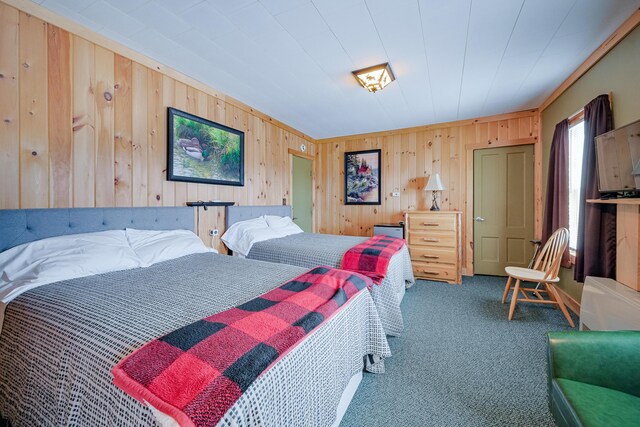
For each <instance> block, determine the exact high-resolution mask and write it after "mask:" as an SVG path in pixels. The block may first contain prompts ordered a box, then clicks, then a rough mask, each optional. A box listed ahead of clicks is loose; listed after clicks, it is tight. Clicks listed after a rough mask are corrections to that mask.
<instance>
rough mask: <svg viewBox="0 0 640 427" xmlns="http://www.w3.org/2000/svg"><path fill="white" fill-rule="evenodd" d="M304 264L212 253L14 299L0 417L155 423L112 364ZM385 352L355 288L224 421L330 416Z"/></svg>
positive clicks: (31, 421)
mask: <svg viewBox="0 0 640 427" xmlns="http://www.w3.org/2000/svg"><path fill="white" fill-rule="evenodd" d="M304 271H305V269H304V268H300V267H295V266H290V265H276V264H269V263H264V262H258V261H250V260H242V259H236V258H232V257H227V256H223V255H216V254H211V253H208V254H195V255H188V256H185V257H182V258H178V259H174V260H171V261H166V262H162V263H159V264H156V265H154V266H151V267H148V268H139V269H133V270H125V271H118V272H112V273H107V274H101V275H97V276H90V277H84V278H78V279H73V280H67V281H61V282H57V283H52V284H49V285H44V286H42V287H39V288H36V289H32V290H30V291H27V292H25V293H24V294H22V295H20V296H19V297H17V298H16V299H15V300H13V301H12V302H11V303H10V304H9V305H8V307H7V310H6V313H5V323H4V328H3V330H2V333H1V334H0V415H2V417H4V418H6V419H9V420H10V421H11V423H12V425H13V427H20V426H33V425H38V426H60V425H65V426H100V425H108V426H155V425H157V422H156V420H155V418H154V417H153V415H152V412H151V410H150V409H149V408H148V407H147V406H145V405H143V404H142V403H140V402H138V401H136V400H135V399H133V398H132V397H130V396H129V395H127V394H125V393H124V392H123V391H121V390H120V389H119V388H117V387H115V386H114V385H113V383H112V376H111V369H112V368H113V366H115V365H116V364H117V363H118V362H119V361H120V360H121V359H122V358H124V357H125V356H127V355H128V354H130V353H131V352H133V351H134V350H135V349H137V348H139V347H141V346H142V345H144V344H145V343H147V342H148V341H150V340H152V339H154V338H156V337H158V336H160V335H163V334H165V333H167V332H170V331H172V330H175V329H177V328H179V327H181V326H184V325H186V324H189V323H191V322H194V321H196V320H199V319H201V318H203V317H205V316H207V315H210V314H213V313H216V312H220V311H223V310H225V309H228V308H231V307H234V306H236V305H239V304H242V303H244V302H246V301H248V300H250V299H253V298H255V297H256V296H258V295H261V294H263V293H265V292H267V291H269V290H271V289H273V288H275V287H277V286H279V285H280V284H282V283H284V282H285V281H287V280H288V279H290V278H292V277H294V276H297V275H299V274H301V273H302V272H304ZM388 356H390V351H389V347H388V344H387V341H386V338H385V335H384V330H383V328H382V324H381V322H380V319H379V318H378V315H377V312H376V308H375V305H374V303H373V300H372V299H371V297H370V295H369V293H368V292H360V293H359V294H358V295H356V296H355V297H354V298H352V299H351V300H350V301H349V302H348V303H347V304H346V305H345V307H344V308H343V309H342V310H341V311H339V312H338V313H337V314H336V315H335V316H334V317H332V318H331V319H330V320H329V321H327V322H325V323H324V324H323V325H321V326H320V327H319V328H317V329H316V330H315V331H313V332H312V333H311V334H309V335H308V336H307V338H305V339H304V340H303V341H302V342H301V343H300V344H299V345H298V346H296V347H295V348H294V349H293V350H292V351H291V352H290V353H288V354H287V355H285V356H284V357H283V358H282V359H281V360H280V361H278V362H277V363H276V364H275V365H274V366H273V367H272V368H271V369H270V370H268V371H267V372H265V373H264V374H263V375H262V376H260V377H259V378H258V379H257V380H256V381H255V382H254V383H253V384H252V385H251V386H250V387H249V389H247V391H246V392H245V393H244V394H243V395H242V397H241V398H240V399H239V400H238V401H237V402H236V404H235V405H234V406H233V407H232V408H231V409H230V410H229V411H228V412H227V414H226V415H225V417H224V418H223V419H222V420H221V421H220V423H219V424H218V425H219V426H261V425H265V426H273V425H296V426H325V425H331V424H332V423H333V421H334V419H335V417H336V408H337V406H338V402H339V400H340V397H341V394H342V392H343V390H344V389H345V387H346V386H347V383H348V381H349V379H350V378H351V377H352V376H353V375H354V374H356V373H357V372H359V371H361V370H362V369H363V360H364V361H365V365H366V367H367V369H368V370H369V371H371V372H383V371H384V358H385V357H388Z"/></svg>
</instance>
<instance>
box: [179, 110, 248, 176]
mask: <svg viewBox="0 0 640 427" xmlns="http://www.w3.org/2000/svg"><path fill="white" fill-rule="evenodd" d="M167 128H168V129H167V180H169V181H180V182H197V183H202V184H216V185H233V186H238V187H242V186H244V132H242V131H239V130H237V129H233V128H230V127H228V126H225V125H222V124H220V123H216V122H213V121H211V120H207V119H204V118H202V117H198V116H195V115H193V114H189V113H187V112H185V111H181V110H178V109H176V108H172V107H169V108H168V109H167Z"/></svg>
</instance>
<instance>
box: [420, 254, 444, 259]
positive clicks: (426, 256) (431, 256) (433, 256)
mask: <svg viewBox="0 0 640 427" xmlns="http://www.w3.org/2000/svg"><path fill="white" fill-rule="evenodd" d="M422 256H423V257H424V258H429V259H438V258H440V257H439V256H437V255H422Z"/></svg>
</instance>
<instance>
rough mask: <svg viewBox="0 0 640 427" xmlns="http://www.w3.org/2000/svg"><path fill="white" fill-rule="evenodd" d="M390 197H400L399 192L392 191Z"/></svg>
mask: <svg viewBox="0 0 640 427" xmlns="http://www.w3.org/2000/svg"><path fill="white" fill-rule="evenodd" d="M391 197H400V192H399V191H394V192H393V193H391Z"/></svg>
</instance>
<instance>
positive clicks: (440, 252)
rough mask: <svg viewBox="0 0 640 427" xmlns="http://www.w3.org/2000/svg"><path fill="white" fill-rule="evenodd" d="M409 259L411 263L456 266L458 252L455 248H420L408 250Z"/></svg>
mask: <svg viewBox="0 0 640 427" xmlns="http://www.w3.org/2000/svg"><path fill="white" fill-rule="evenodd" d="M410 252H411V259H412V260H413V261H424V262H437V263H445V264H456V263H457V262H458V251H457V250H456V248H441V247H432V248H430V247H421V246H413V247H412V248H410Z"/></svg>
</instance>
